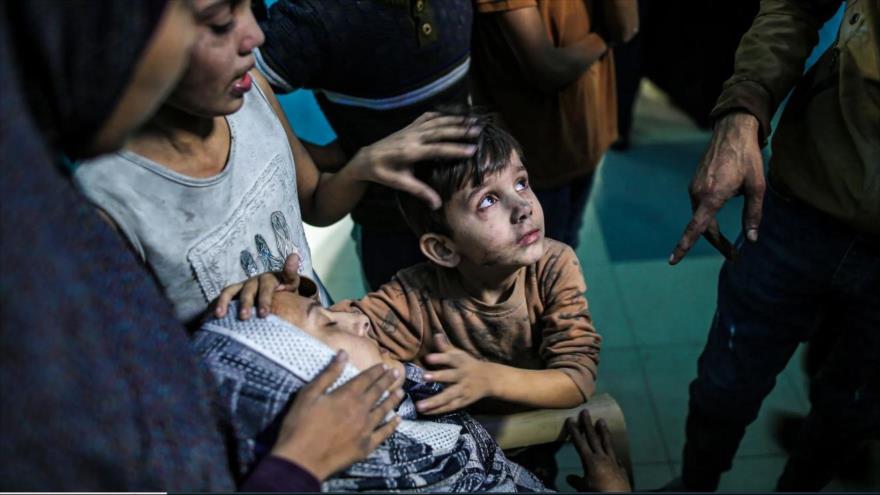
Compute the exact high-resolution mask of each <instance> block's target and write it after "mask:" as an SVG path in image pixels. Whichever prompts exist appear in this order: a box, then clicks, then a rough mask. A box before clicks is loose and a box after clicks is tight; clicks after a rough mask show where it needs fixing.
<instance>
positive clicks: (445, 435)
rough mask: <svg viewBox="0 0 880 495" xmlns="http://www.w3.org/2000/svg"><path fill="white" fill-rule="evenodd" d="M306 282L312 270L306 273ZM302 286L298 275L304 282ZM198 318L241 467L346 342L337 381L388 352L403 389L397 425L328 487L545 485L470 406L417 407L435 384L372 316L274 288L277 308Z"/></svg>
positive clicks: (254, 458) (269, 440)
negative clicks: (390, 347)
mask: <svg viewBox="0 0 880 495" xmlns="http://www.w3.org/2000/svg"><path fill="white" fill-rule="evenodd" d="M304 282H305V285H306V286H308V285H309V284H308V282H310V281H308V280H304ZM304 288H305V287H304V286H303V285H302V284H301V286H300V292H301V293H302V292H303V289H304ZM232 309H233V310H230V311H228V312H227V313H226V316H225V317H223V318H218V319H212V320H210V321H208V322H206V323H205V324H203V325H202V327H201V329H200V330H199V331H198V332H196V334H195V336H194V345H195V348H196V351H197V352H198V353H199V355H200V356H201V358H202V359H203V360H204V361H205V362H206V363H207V364H208V366H209V367H210V369H211V372H212V374H213V375H214V377H215V378H216V382H217V386H218V388H219V391H220V396H221V399H222V400H223V402H224V405H225V406H226V407H228V409H229V410H230V411H231V414H232V423H233V428H234V430H235V443H236V445H235V447H236V449H237V457H238V466H239V473H238V475H239V476H240V477H242V478H244V477H245V476H247V474H248V472H249V471H250V470H251V469H252V468H253V467H254V466H255V465H256V463H257V462H258V461H259V460H260V459H261V458H262V456H264V455H267V454H268V453H269V450H270V448H271V446H272V445H273V444H274V442H275V438H276V436H277V434H278V432H279V429H280V426H281V422H282V419H283V417H284V413H285V412H286V411H285V409H286V407H287V405H288V404H290V402H291V400H290V399H291V398H292V397H293V396H294V395H295V394H296V393H297V391H299V389H301V388H302V387H303V386H304V385H305V384H307V383H308V382H309V381H311V380H312V379H313V378H314V377H315V376H316V375H318V374H319V373H320V372H321V370H323V369H324V368H325V367H326V366H327V365H328V364H329V363H330V361H331V359H332V358H333V356H334V355H335V354H336V352H338V351H339V350H345V351H346V352H347V353H348V354H349V356H350V361H349V364H347V365H346V368H345V370H344V372H343V374H342V376H341V377H340V378H339V380H337V382H336V383H334V384H333V387H331V389H334V388H336V387H339V386H340V385H342V384H343V383H345V382H346V381H348V380H350V379H351V378H353V377H355V376H356V375H357V374H358V373H359V371H360V370H363V369H367V368H369V367H370V366H372V365H375V364H377V363H381V362H385V363H386V364H388V365H389V366H394V367H398V368H399V369H400V370H401V371H402V378H403V379H405V382H404V384H403V390H404V391H405V392H406V394H407V396H406V397H405V398H404V399H403V401H402V402H401V403H400V405H399V406H398V408H397V411H396V413H397V414H398V415H399V416H400V417H401V419H402V421H401V422H400V424H399V425H398V427H397V430H396V431H395V432H394V433H393V434H392V435H391V436H390V437H389V438H388V439H387V440H385V441H384V442H383V443H382V444H381V445H380V446H379V447H378V448H377V449H376V450H375V451H373V453H371V454H370V455H369V456H368V457H367V458H366V459H364V460H363V461H360V462H357V463H355V464H354V465H352V466H350V467H349V468H348V469H346V470H345V471H342V472H340V473H337V474H336V475H334V476H332V477H330V478H329V479H327V480H326V481H325V482H324V483H323V485H322V490H323V491H331V492H358V491H383V492H384V491H409V492H413V491H414V492H418V491H424V492H515V491H546V490H547V489H546V488H545V487H544V486H543V485H542V484H541V482H540V481H538V479H537V478H535V477H534V476H533V475H532V474H531V473H530V472H528V471H526V470H525V469H524V468H522V467H520V466H519V465H517V464H515V463H513V462H511V461H509V460H508V459H507V458H506V457H505V455H504V453H503V452H502V451H501V449H500V448H499V447H498V445H497V444H496V443H495V441H494V440H493V439H492V437H491V436H490V435H489V434H488V432H486V430H485V429H484V428H483V427H482V426H481V425H480V424H479V423H477V422H476V421H475V420H474V419H473V418H472V417H471V416H470V415H469V414H467V413H466V412H463V411H461V412H454V413H450V414H444V415H439V416H421V415H419V414H418V413H417V411H416V408H415V406H414V404H415V402H417V401H419V400H421V399H424V398H427V397H429V396H431V395H434V394H437V393H439V392H440V391H441V390H442V389H443V386H442V385H441V384H437V383H427V382H426V381H425V380H424V378H423V370H422V369H421V368H419V367H417V366H414V365H412V364H402V363H400V362H397V361H394V360H393V359H391V358H390V357H389V356H388V354H387V353H386V352H384V351H381V350H380V349H379V347H378V346H377V344H376V343H375V342H374V341H373V340H371V339H369V338H367V337H365V336H364V335H365V330H366V325H369V322H368V320H367V319H366V317H364V316H362V315H358V314H352V313H345V312H332V311H330V310H328V309H326V308H324V307H322V306H321V305H320V303H319V302H318V301H317V300H316V299H313V298H310V297H305V296H303V295H300V294H295V293H290V292H278V293H276V294H275V298H274V301H273V313H274V314H272V315H269V316H268V317H266V318H251V319H248V320H244V321H242V320H239V319H238V318H237V317H236V315H237V314H238V312H237V311H236V310H234V309H235V308H232Z"/></svg>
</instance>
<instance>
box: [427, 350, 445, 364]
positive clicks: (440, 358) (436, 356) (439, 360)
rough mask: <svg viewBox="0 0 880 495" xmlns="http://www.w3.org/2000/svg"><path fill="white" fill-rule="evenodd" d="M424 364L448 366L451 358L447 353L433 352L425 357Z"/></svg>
mask: <svg viewBox="0 0 880 495" xmlns="http://www.w3.org/2000/svg"><path fill="white" fill-rule="evenodd" d="M425 362H426V363H428V364H430V365H432V366H449V365H450V364H451V363H452V356H451V355H450V353H448V352H434V353H431V354H428V355H427V356H425Z"/></svg>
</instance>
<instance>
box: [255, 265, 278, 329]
mask: <svg viewBox="0 0 880 495" xmlns="http://www.w3.org/2000/svg"><path fill="white" fill-rule="evenodd" d="M277 287H278V278H277V277H276V276H275V274H274V273H264V274H262V275H260V285H259V289H258V295H257V308H258V309H257V315H258V316H259V317H260V318H265V317H266V316H267V315H268V314H269V308H271V307H272V295H273V294H274V292H275V289H276V288H277Z"/></svg>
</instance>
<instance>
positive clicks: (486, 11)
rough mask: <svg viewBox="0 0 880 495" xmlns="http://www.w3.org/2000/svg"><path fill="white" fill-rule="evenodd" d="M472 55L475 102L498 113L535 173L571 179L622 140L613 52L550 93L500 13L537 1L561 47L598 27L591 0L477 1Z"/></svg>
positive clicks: (554, 180) (538, 181)
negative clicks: (538, 83) (534, 76)
mask: <svg viewBox="0 0 880 495" xmlns="http://www.w3.org/2000/svg"><path fill="white" fill-rule="evenodd" d="M475 1H476V10H477V12H478V13H479V14H478V15H476V16H475V18H474V35H473V46H472V53H471V57H472V60H473V65H472V68H471V77H472V82H473V88H472V92H473V98H474V103H475V104H476V105H478V106H484V107H487V109H488V110H490V111H493V112H498V113H499V114H500V115H501V117H502V119H503V123H504V125H505V127H507V128H508V129H509V130H510V132H511V134H513V136H514V137H515V138H516V139H517V140H518V141H519V142H520V144H521V145H522V147H523V153H524V155H525V165H526V167H527V168H528V171H529V180H530V181H531V182H532V184H534V185H535V186H536V187H538V188H549V187H556V186H560V185H563V184H565V183H567V182H569V181H571V180H573V179H575V178H578V177H582V176H585V175H589V174H591V173H593V171H595V169H596V166H597V165H598V164H599V161H600V159H601V158H602V155H604V154H605V151H606V150H607V149H608V147H609V146H610V145H611V143H612V142H614V140H615V139H617V91H616V89H615V76H614V60H613V56H612V54H611V53H610V52H609V53H608V54H607V55H605V56H603V57H602V58H601V59H599V60H598V61H596V62H595V63H593V64H592V65H591V66H590V67H589V68H588V69H587V70H586V71H585V72H584V73H583V74H581V75H580V77H578V78H577V79H576V80H575V81H574V82H573V83H571V84H569V85H568V86H566V87H565V88H563V89H562V90H560V91H558V92H555V93H554V92H551V93H548V92H543V91H541V90H539V89H537V88H535V87H533V86H532V85H530V84H529V83H528V79H527V78H526V77H525V76H524V75H523V73H522V69H521V68H520V67H519V64H518V62H517V60H516V58H515V56H514V54H513V51H512V48H511V47H510V46H509V44H508V43H507V42H506V40H505V39H504V36H503V34H502V32H501V27H500V25H499V23H498V22H497V19H495V16H493V15H492V14H493V13H496V12H501V11H506V10H514V9H520V8H527V7H537V9H538V11H539V12H540V14H541V18H542V19H543V20H544V26H545V28H546V30H547V35H548V36H549V37H550V40H551V41H552V43H553V45H554V46H567V45H569V44H572V43H574V42H577V41H580V40H581V39H583V38H584V37H585V36H586V35H587V33H589V32H590V16H589V14H588V12H587V6H586V1H585V0H475Z"/></svg>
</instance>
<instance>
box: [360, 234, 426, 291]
mask: <svg viewBox="0 0 880 495" xmlns="http://www.w3.org/2000/svg"><path fill="white" fill-rule="evenodd" d="M352 236H353V237H354V238H355V242H356V243H357V253H358V257H360V259H361V267H362V268H363V270H364V278H365V279H366V280H367V284H368V285H369V286H370V290H377V289H378V288H379V287H381V286H382V285H384V284H385V283H387V282H389V281H390V280H391V277H393V276H394V274H395V273H397V272H398V271H399V270H401V269H403V268H407V267H410V266H412V265H415V264H418V263H421V262H423V261H427V258H425V256H424V255H423V254H422V251H421V250H420V249H419V239H418V238H417V237H416V236H415V235H414V234H412V233H410V232H390V233H388V232H378V231H376V230H373V229H369V228H366V227H363V226H361V225H358V226H356V227H355V229H354V232H353V233H352Z"/></svg>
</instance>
